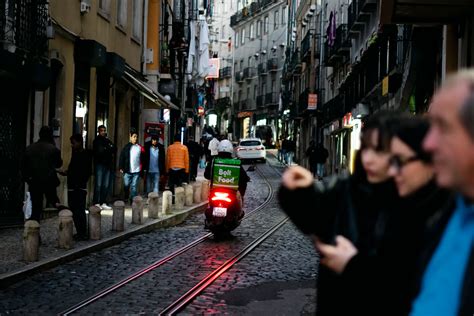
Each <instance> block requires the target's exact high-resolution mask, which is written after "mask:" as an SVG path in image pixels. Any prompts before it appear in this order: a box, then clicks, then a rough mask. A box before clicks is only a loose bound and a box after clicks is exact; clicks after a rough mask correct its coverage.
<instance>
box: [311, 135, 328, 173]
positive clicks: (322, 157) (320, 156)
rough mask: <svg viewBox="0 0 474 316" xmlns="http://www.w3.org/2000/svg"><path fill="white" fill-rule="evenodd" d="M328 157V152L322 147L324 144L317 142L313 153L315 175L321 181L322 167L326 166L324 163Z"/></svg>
mask: <svg viewBox="0 0 474 316" xmlns="http://www.w3.org/2000/svg"><path fill="white" fill-rule="evenodd" d="M328 157H329V152H328V150H327V149H326V148H325V147H324V144H323V143H322V142H319V143H318V145H317V146H316V152H315V157H314V158H315V163H316V167H317V170H316V173H317V176H318V178H319V179H320V180H321V179H322V178H323V177H324V166H325V165H326V161H327V160H328Z"/></svg>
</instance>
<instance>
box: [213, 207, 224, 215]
mask: <svg viewBox="0 0 474 316" xmlns="http://www.w3.org/2000/svg"><path fill="white" fill-rule="evenodd" d="M212 215H213V216H215V217H225V216H226V215H227V208H225V207H214V209H213V210H212Z"/></svg>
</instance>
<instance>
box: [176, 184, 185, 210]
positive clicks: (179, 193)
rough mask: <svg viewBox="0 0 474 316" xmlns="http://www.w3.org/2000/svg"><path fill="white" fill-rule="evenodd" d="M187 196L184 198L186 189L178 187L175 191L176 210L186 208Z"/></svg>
mask: <svg viewBox="0 0 474 316" xmlns="http://www.w3.org/2000/svg"><path fill="white" fill-rule="evenodd" d="M185 198H186V197H185V196H184V188H182V187H176V188H175V189H174V209H175V210H177V211H179V210H182V209H183V208H184V202H185Z"/></svg>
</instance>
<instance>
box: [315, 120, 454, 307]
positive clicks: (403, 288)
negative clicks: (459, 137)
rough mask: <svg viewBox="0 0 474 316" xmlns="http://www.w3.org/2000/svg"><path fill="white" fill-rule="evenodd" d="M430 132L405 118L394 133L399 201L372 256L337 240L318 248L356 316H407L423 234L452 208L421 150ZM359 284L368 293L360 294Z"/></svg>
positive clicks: (424, 253) (424, 254) (422, 257)
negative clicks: (338, 278)
mask: <svg viewBox="0 0 474 316" xmlns="http://www.w3.org/2000/svg"><path fill="white" fill-rule="evenodd" d="M428 127H429V124H428V121H426V120H425V119H423V118H417V117H409V118H407V119H405V120H403V121H401V122H400V124H399V125H398V126H397V127H396V128H395V130H394V136H393V139H392V141H391V155H392V156H391V159H390V165H391V166H390V169H389V174H390V175H391V176H393V177H394V180H395V183H396V185H397V190H398V193H399V195H400V197H401V198H400V200H399V201H398V203H397V204H396V205H397V206H396V208H394V209H392V211H391V212H389V213H386V214H385V216H386V220H385V226H384V229H383V230H382V231H380V233H379V234H380V237H379V238H377V240H378V243H377V244H376V245H375V251H373V252H372V253H362V254H358V253H357V248H356V247H354V245H353V244H352V242H351V241H349V240H348V239H347V238H345V237H343V236H338V242H337V245H336V246H332V245H327V244H323V243H321V242H318V243H317V246H318V249H319V250H320V252H321V254H322V255H323V258H324V259H323V260H322V264H323V265H325V266H327V267H329V268H330V269H331V270H333V271H335V272H337V273H339V274H341V279H342V282H341V283H342V286H343V288H344V289H345V290H348V291H350V292H352V293H353V297H356V298H357V299H356V300H355V301H356V303H355V304H354V305H353V311H354V312H357V311H359V313H364V314H365V315H381V314H383V315H408V313H409V311H410V309H411V302H412V301H413V299H414V297H415V296H416V294H417V293H418V289H419V286H420V273H419V272H420V271H419V269H420V267H421V266H423V265H426V261H427V260H426V259H427V258H429V257H430V256H431V253H429V250H427V248H426V245H425V242H424V236H425V234H426V231H427V230H428V229H430V227H432V226H439V225H445V224H446V221H445V220H443V214H446V213H447V212H450V211H451V210H452V208H453V202H454V200H453V196H452V193H451V192H449V191H448V190H444V189H441V188H439V187H438V186H437V185H436V183H435V181H434V170H433V165H432V160H431V155H429V154H428V153H427V152H425V151H424V150H423V149H422V141H423V138H424V136H425V135H426V133H427V131H428ZM376 232H377V231H376ZM361 282H363V283H364V284H365V288H366V289H367V290H366V291H364V293H363V295H358V293H359V292H358V291H357V289H358V288H359V287H360V284H361Z"/></svg>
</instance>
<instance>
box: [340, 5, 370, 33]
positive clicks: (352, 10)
mask: <svg viewBox="0 0 474 316" xmlns="http://www.w3.org/2000/svg"><path fill="white" fill-rule="evenodd" d="M376 8H377V3H376V2H375V1H374V0H354V1H352V3H351V4H350V5H349V7H348V8H347V14H348V16H347V21H348V22H347V26H348V30H349V34H350V35H351V36H354V35H357V33H359V32H361V31H362V30H363V29H364V27H365V25H366V24H367V22H369V20H370V14H371V13H372V12H374V11H375V9H376Z"/></svg>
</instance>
